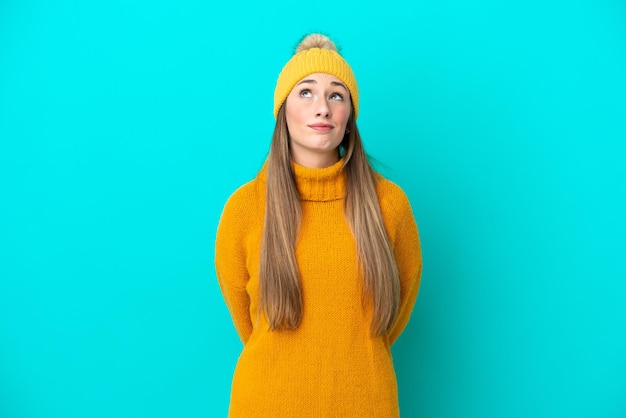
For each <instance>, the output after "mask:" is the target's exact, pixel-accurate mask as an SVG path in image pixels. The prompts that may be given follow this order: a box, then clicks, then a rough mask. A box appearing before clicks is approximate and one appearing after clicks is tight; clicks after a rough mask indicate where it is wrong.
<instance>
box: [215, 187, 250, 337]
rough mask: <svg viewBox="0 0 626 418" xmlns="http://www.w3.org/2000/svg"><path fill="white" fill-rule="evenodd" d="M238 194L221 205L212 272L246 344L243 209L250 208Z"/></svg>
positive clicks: (247, 316)
mask: <svg viewBox="0 0 626 418" xmlns="http://www.w3.org/2000/svg"><path fill="white" fill-rule="evenodd" d="M241 194H242V190H241V189H240V190H238V191H237V192H235V193H234V194H233V195H232V196H231V197H230V198H229V199H228V201H227V202H226V205H225V206H224V210H223V212H222V216H221V218H220V222H219V225H218V227H217V236H216V240H215V271H216V273H217V280H218V282H219V285H220V289H221V291H222V295H223V296H224V301H225V302H226V305H227V306H228V310H229V311H230V315H231V318H232V320H233V323H234V325H235V329H236V330H237V333H238V334H239V338H241V341H242V342H243V343H244V344H245V343H246V341H247V340H248V338H249V337H250V334H251V333H252V320H251V319H250V297H249V295H248V292H247V290H246V284H247V282H248V279H249V275H248V269H247V267H246V258H247V257H246V245H245V231H246V220H247V219H248V218H249V216H247V214H246V207H247V208H248V209H249V208H250V206H249V205H246V202H245V199H242V198H241Z"/></svg>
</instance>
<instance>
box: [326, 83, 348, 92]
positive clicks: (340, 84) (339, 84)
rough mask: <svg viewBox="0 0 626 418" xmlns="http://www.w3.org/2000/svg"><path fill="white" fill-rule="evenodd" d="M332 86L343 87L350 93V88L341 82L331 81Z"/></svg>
mask: <svg viewBox="0 0 626 418" xmlns="http://www.w3.org/2000/svg"><path fill="white" fill-rule="evenodd" d="M330 84H332V85H333V86H341V87H343V88H344V89H346V91H348V88H347V87H346V86H345V84H343V83H340V82H338V81H331V82H330Z"/></svg>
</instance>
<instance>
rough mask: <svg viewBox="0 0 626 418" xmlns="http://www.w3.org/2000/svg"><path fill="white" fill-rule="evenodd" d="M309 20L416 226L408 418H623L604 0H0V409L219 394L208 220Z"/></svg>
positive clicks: (615, 38) (157, 410)
mask: <svg viewBox="0 0 626 418" xmlns="http://www.w3.org/2000/svg"><path fill="white" fill-rule="evenodd" d="M311 31H322V32H324V33H327V34H328V35H330V36H331V38H333V39H334V40H335V41H336V42H337V43H338V45H339V46H340V47H341V48H342V52H343V54H344V56H345V57H346V58H347V60H348V61H349V62H350V63H351V65H352V67H353V69H354V71H355V73H356V76H357V79H358V81H359V87H360V90H361V98H362V99H361V111H360V114H359V128H360V131H361V134H362V136H363V139H364V142H365V145H366V148H367V151H368V153H369V154H371V155H372V156H373V157H374V158H375V159H376V160H377V161H378V163H377V167H378V169H379V170H380V171H381V172H382V173H383V174H384V175H386V176H387V177H389V178H391V179H392V180H394V181H395V182H397V183H398V184H399V185H400V186H402V187H403V188H404V190H405V191H406V193H407V194H408V196H409V198H410V200H411V202H412V205H413V209H414V213H415V216H416V219H417V221H418V225H419V227H420V233H421V240H422V246H423V256H424V272H423V277H422V286H421V289H420V294H419V297H418V301H417V304H416V307H415V310H414V313H413V317H412V320H411V322H410V324H409V326H408V327H407V329H406V331H405V333H404V334H403V336H402V337H401V338H400V340H399V341H398V342H397V344H396V345H395V346H394V347H393V354H394V359H395V365H396V370H397V376H398V382H399V391H400V408H401V412H402V416H403V417H425V418H444V417H446V418H459V417H462V418H502V417H507V418H517V417H519V418H522V417H524V418H525V417H551V418H555V417H567V418H576V417H580V418H583V417H590V418H591V417H593V418H596V417H597V418H620V417H621V418H623V417H626V355H625V353H626V268H625V266H624V259H625V258H624V250H625V249H626V246H625V245H624V237H625V236H626V222H625V220H624V213H626V206H625V204H624V197H625V196H626V190H625V189H626V187H625V184H626V173H625V168H624V167H625V165H626V164H625V163H624V161H625V150H626V146H625V142H626V5H625V4H624V2H623V1H619V0H613V1H610V0H597V1H595V0H594V1H592V0H573V1H557V0H555V1H539V0H529V1H513V2H501V1H495V0H483V1H463V0H449V1H416V2H414V1H394V0H392V1H390V2H384V3H380V2H367V1H365V2H363V1H352V0H350V1H343V2H336V3H333V4H322V3H310V2H309V3H306V2H292V1H277V2H270V3H267V2H252V1H249V2H237V1H235V2H218V3H214V2H206V1H194V0H179V1H173V0H170V1H158V0H157V1H145V0H137V1H120V0H113V1H106V2H105V1H95V2H84V1H78V0H58V1H34V0H24V1H17V0H3V1H1V2H0V416H1V417H2V418H74V417H76V418H83V417H90V418H105V417H106V418H108V417H117V418H124V417H150V418H160V417H163V418H165V417H168V418H169V417H174V416H180V417H186V418H192V417H223V416H226V412H227V409H228V397H229V392H230V381H231V376H232V373H233V369H234V366H235V363H236V360H237V357H238V354H239V352H240V350H241V343H240V341H239V339H238V338H237V335H236V333H235V331H234V329H233V326H232V323H231V321H230V317H229V315H228V311H227V309H226V307H225V305H224V302H223V300H222V296H221V294H220V291H219V288H218V284H217V282H216V279H215V271H214V267H213V244H214V237H215V230H216V226H217V223H218V220H219V216H220V213H221V210H222V207H223V204H224V202H225V201H226V199H227V198H228V196H229V195H230V193H232V192H233V191H234V190H235V189H236V188H237V187H238V186H239V185H241V184H243V183H244V182H246V181H248V180H250V179H251V178H252V177H253V176H254V175H255V173H256V172H257V170H258V169H259V168H260V167H261V165H262V163H263V161H264V159H265V157H266V154H267V150H268V147H269V142H270V138H271V134H272V129H273V124H274V119H273V116H272V98H273V89H274V84H275V81H276V78H277V76H278V73H279V71H280V69H281V68H282V66H283V65H284V63H285V62H286V61H287V60H288V59H289V57H290V56H291V54H292V51H293V47H294V46H295V45H296V43H297V42H298V40H299V38H300V37H301V36H302V35H304V34H306V33H308V32H311Z"/></svg>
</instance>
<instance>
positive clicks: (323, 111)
mask: <svg viewBox="0 0 626 418" xmlns="http://www.w3.org/2000/svg"><path fill="white" fill-rule="evenodd" d="M316 116H321V117H324V118H327V117H329V116H330V106H328V102H327V101H326V99H321V100H319V101H318V108H317V113H316Z"/></svg>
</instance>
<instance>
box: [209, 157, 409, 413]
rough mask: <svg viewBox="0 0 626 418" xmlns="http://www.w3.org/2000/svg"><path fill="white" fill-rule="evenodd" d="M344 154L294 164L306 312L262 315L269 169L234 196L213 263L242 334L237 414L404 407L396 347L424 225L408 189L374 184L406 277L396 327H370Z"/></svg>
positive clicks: (233, 408) (234, 394) (234, 401)
mask: <svg viewBox="0 0 626 418" xmlns="http://www.w3.org/2000/svg"><path fill="white" fill-rule="evenodd" d="M341 164H342V161H340V162H338V163H337V164H335V165H333V166H331V167H328V168H323V169H309V168H304V167H301V166H298V165H294V169H295V173H296V181H297V186H298V191H299V192H300V196H301V200H302V220H301V225H300V235H299V238H298V242H297V244H296V259H297V263H298V267H299V269H300V276H301V286H302V287H301V288H302V298H303V311H302V320H301V323H300V325H299V327H298V328H297V329H295V330H292V331H270V330H269V325H268V323H267V321H266V320H265V318H264V317H263V315H261V316H260V317H258V316H257V308H258V289H259V282H258V273H259V254H260V241H261V231H262V228H263V217H264V212H265V168H264V169H263V170H262V171H261V172H260V173H259V175H258V176H257V178H256V179H255V180H253V181H251V182H249V183H247V184H245V185H243V186H242V187H240V188H239V189H238V190H237V191H236V192H235V193H233V195H232V196H231V197H230V198H229V200H228V202H227V203H226V206H225V208H224V211H223V213H222V217H221V219H220V224H219V227H218V231H217V239H216V247H215V264H216V271H217V276H218V280H219V283H220V286H221V289H222V293H223V295H224V299H225V301H226V304H227V306H228V309H229V310H230V313H231V316H232V319H233V322H234V324H235V328H236V329H237V332H238V333H239V336H240V337H241V340H242V342H243V343H244V347H243V351H242V352H241V355H240V357H239V360H238V362H237V367H236V369H235V373H234V377H233V382H232V390H231V399H230V409H229V416H230V417H234V418H257V417H258V418H291V417H294V418H307V417H311V418H324V417H341V418H350V417H355V418H368V417H371V418H387V417H397V416H399V411H398V395H397V385H396V376H395V372H394V368H393V361H392V358H391V351H390V346H391V344H392V343H393V342H394V341H395V340H396V339H397V338H398V336H399V335H400V333H401V332H402V330H403V329H404V327H405V326H406V324H407V322H408V320H409V317H410V315H411V311H412V309H413V305H414V303H415V298H416V296H417V291H418V288H419V282H420V275H421V267H422V259H421V251H420V244H419V238H418V231H417V226H416V224H415V220H414V218H413V214H412V212H411V207H410V205H409V202H408V200H407V198H406V195H405V194H404V192H403V191H402V190H401V189H400V188H399V187H398V186H397V185H395V184H394V183H392V182H390V181H388V180H385V179H382V178H381V179H380V181H379V182H378V185H377V192H378V197H379V201H380V206H381V211H382V214H383V218H384V222H385V226H386V228H387V231H388V234H389V238H390V240H391V244H392V247H393V251H394V255H395V258H396V262H397V265H398V270H399V273H400V280H401V306H400V314H399V317H398V320H397V321H396V323H395V325H394V327H393V329H392V331H391V332H390V333H389V335H386V336H383V337H373V336H372V335H371V333H370V324H371V319H372V309H371V306H368V305H367V304H365V305H364V304H363V303H362V298H361V294H362V283H361V280H360V279H359V280H357V273H356V265H357V261H356V247H355V241H354V238H353V237H352V234H351V232H350V230H349V228H348V225H347V223H346V220H345V217H344V214H343V203H344V202H343V197H344V195H345V178H344V175H343V172H342V170H341Z"/></svg>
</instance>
